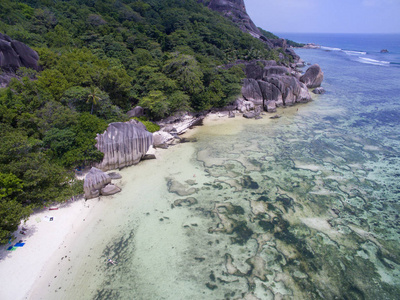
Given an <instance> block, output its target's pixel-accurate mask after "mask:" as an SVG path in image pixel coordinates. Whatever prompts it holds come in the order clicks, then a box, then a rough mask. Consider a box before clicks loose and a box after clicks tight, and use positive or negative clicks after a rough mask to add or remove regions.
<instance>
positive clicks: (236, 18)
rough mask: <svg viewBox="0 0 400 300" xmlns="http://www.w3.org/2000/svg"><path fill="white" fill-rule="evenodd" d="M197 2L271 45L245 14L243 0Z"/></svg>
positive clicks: (204, 0)
mask: <svg viewBox="0 0 400 300" xmlns="http://www.w3.org/2000/svg"><path fill="white" fill-rule="evenodd" d="M198 2H200V3H203V4H204V5H207V7H208V8H210V9H212V10H214V11H217V12H219V13H220V14H222V15H223V16H224V17H226V18H228V19H230V20H232V22H233V23H235V24H236V25H237V26H238V27H239V28H240V29H241V30H242V31H244V32H248V33H250V34H251V35H252V36H254V37H256V38H260V39H264V40H265V42H266V43H268V44H269V45H270V46H271V47H272V43H271V42H270V41H269V40H268V39H266V38H265V37H264V36H262V34H261V32H260V30H259V29H258V28H257V26H256V25H255V24H254V22H253V21H252V20H251V18H250V17H249V15H248V14H247V12H246V7H245V5H244V0H211V1H209V0H198Z"/></svg>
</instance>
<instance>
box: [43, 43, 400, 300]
mask: <svg viewBox="0 0 400 300" xmlns="http://www.w3.org/2000/svg"><path fill="white" fill-rule="evenodd" d="M299 54H300V56H301V57H302V58H303V59H305V60H306V61H310V62H311V63H315V62H318V63H319V64H320V65H321V67H322V69H323V70H324V72H325V78H326V79H325V81H324V87H325V89H326V90H327V93H326V94H325V95H322V96H314V101H312V102H311V103H308V104H305V105H298V106H295V107H290V108H286V109H281V110H279V112H278V113H279V114H280V115H281V116H282V117H281V118H280V119H276V120H269V118H268V117H269V116H268V115H265V116H264V119H262V120H245V119H242V118H241V117H237V118H236V119H229V120H228V119H225V121H224V122H220V121H212V120H210V121H209V122H208V123H207V124H206V125H205V126H203V127H198V128H196V129H195V130H193V131H192V132H190V133H189V134H188V136H190V137H193V138H195V142H191V143H185V144H180V145H177V146H173V147H172V148H170V149H168V150H165V151H163V152H162V155H161V157H160V158H159V159H158V160H155V161H144V162H141V163H140V164H139V165H137V166H134V167H131V168H127V169H124V170H122V171H121V174H122V176H123V179H122V181H121V183H120V184H121V185H122V187H123V191H122V192H121V193H120V194H118V195H115V196H114V197H110V198H103V199H102V200H101V201H107V208H106V209H103V212H102V213H100V212H99V213H97V214H96V215H94V216H93V217H92V220H90V223H89V225H88V227H87V230H86V232H84V233H83V234H82V237H81V238H80V239H79V240H77V241H76V242H75V243H73V244H72V245H71V249H66V251H71V253H70V254H69V255H70V257H71V262H70V266H68V265H65V266H62V267H61V271H60V274H59V276H58V277H57V278H52V280H51V283H50V284H49V286H48V287H47V288H46V289H45V290H42V291H41V298H42V299H54V297H55V296H57V298H58V299H73V298H76V297H79V298H80V299H189V298H191V299H242V298H246V299H257V298H259V299H397V297H398V295H399V294H400V219H399V213H400V204H399V193H400V183H399V180H398V179H399V177H400V161H399V158H400V153H399V149H400V147H399V143H400V138H399V135H398V132H399V129H400V128H399V127H400V121H399V120H400V119H399V116H400V114H399V111H400V110H399V105H400V103H398V102H396V97H398V96H397V95H398V94H399V92H400V87H399V86H397V85H396V84H397V81H398V78H400V74H399V72H400V68H385V67H383V66H374V65H365V64H361V63H358V62H356V61H351V62H347V63H346V64H344V63H343V61H342V57H340V56H337V55H332V54H331V53H329V52H324V51H319V50H302V51H299ZM339 65H340V66H341V67H340V68H338V66H339ZM108 257H112V258H113V259H115V260H117V261H118V263H117V265H114V266H113V265H109V264H107V263H106V260H107V258H108ZM68 268H69V269H68ZM66 270H68V272H66ZM46 280H48V279H46ZM254 297H257V298H254Z"/></svg>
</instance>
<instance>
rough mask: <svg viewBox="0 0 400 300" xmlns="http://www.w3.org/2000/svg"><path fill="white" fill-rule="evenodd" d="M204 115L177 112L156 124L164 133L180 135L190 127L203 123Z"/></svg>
mask: <svg viewBox="0 0 400 300" xmlns="http://www.w3.org/2000/svg"><path fill="white" fill-rule="evenodd" d="M203 119H204V115H202V114H192V113H188V112H178V113H176V114H174V115H173V116H170V117H168V118H166V119H164V120H162V121H160V122H157V124H158V125H159V126H160V127H161V128H163V131H164V132H168V133H170V134H171V135H175V136H177V135H180V134H183V133H185V132H186V131H187V130H188V129H189V128H190V127H192V126H196V125H201V124H202V123H203Z"/></svg>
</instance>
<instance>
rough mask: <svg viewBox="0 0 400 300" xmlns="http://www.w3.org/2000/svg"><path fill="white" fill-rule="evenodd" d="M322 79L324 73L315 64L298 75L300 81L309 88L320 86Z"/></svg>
mask: <svg viewBox="0 0 400 300" xmlns="http://www.w3.org/2000/svg"><path fill="white" fill-rule="evenodd" d="M323 80H324V73H323V72H322V70H321V67H320V66H319V65H317V64H315V65H312V66H311V67H309V68H308V69H307V71H306V73H305V74H304V75H303V76H301V77H300V81H301V82H303V83H304V84H305V85H306V86H307V87H308V88H310V89H311V88H316V87H319V86H321V83H322V81H323Z"/></svg>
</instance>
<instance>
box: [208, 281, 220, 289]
mask: <svg viewBox="0 0 400 300" xmlns="http://www.w3.org/2000/svg"><path fill="white" fill-rule="evenodd" d="M206 287H208V288H209V289H210V290H212V291H213V290H215V289H217V288H218V286H217V285H215V284H212V283H209V282H207V283H206Z"/></svg>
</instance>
